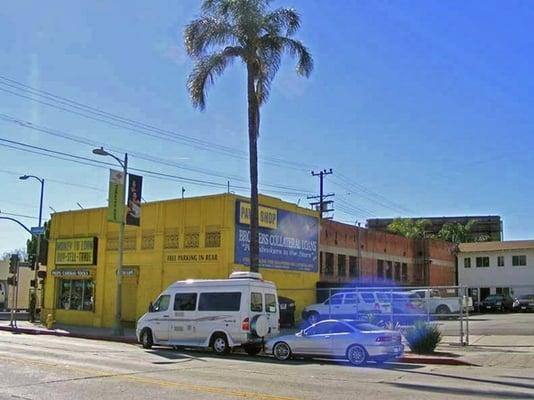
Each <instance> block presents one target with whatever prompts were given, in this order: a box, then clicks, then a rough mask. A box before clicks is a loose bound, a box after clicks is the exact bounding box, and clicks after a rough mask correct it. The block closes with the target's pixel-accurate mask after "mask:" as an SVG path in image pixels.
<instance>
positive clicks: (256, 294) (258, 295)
mask: <svg viewBox="0 0 534 400" xmlns="http://www.w3.org/2000/svg"><path fill="white" fill-rule="evenodd" d="M254 298H256V301H257V300H258V299H259V301H260V303H259V309H258V307H257V306H258V303H256V304H254ZM263 303H264V302H263V294H262V293H261V292H250V311H251V312H263ZM253 306H255V308H254V307H253Z"/></svg>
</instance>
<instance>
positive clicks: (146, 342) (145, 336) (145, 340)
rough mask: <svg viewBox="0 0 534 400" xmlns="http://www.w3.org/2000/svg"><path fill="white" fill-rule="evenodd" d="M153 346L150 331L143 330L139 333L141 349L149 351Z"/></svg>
mask: <svg viewBox="0 0 534 400" xmlns="http://www.w3.org/2000/svg"><path fill="white" fill-rule="evenodd" d="M153 344H154V341H153V340H152V331H151V330H150V329H145V330H144V331H143V332H141V345H142V346H143V349H151V348H152V345H153Z"/></svg>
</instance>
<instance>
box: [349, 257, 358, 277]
mask: <svg viewBox="0 0 534 400" xmlns="http://www.w3.org/2000/svg"><path fill="white" fill-rule="evenodd" d="M349 276H358V258H357V257H354V256H349Z"/></svg>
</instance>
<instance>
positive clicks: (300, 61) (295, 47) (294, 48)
mask: <svg viewBox="0 0 534 400" xmlns="http://www.w3.org/2000/svg"><path fill="white" fill-rule="evenodd" d="M280 40H281V41H282V43H283V46H284V49H286V50H287V51H289V53H290V54H291V55H292V56H295V57H297V73H298V74H299V75H302V76H305V77H306V78H307V77H309V76H310V74H311V73H312V71H313V58H312V56H311V54H310V52H309V50H308V48H307V47H306V46H304V44H302V42H301V41H300V40H295V39H291V38H288V37H280Z"/></svg>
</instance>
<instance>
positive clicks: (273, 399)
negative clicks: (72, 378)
mask: <svg viewBox="0 0 534 400" xmlns="http://www.w3.org/2000/svg"><path fill="white" fill-rule="evenodd" d="M2 360H4V361H14V362H23V363H24V362H30V363H31V364H32V365H35V364H39V365H41V366H43V367H48V368H53V369H69V370H71V371H73V372H78V373H82V374H89V375H94V376H92V377H91V378H117V379H122V380H126V381H130V382H135V383H141V384H147V385H156V386H161V387H168V388H178V389H184V390H188V391H192V392H200V393H210V394H218V395H223V396H230V397H236V398H247V399H258V400H298V399H297V398H296V397H284V396H277V395H271V394H267V393H260V392H249V391H243V390H234V389H227V388H223V387H216V386H205V385H193V384H189V383H179V382H173V381H168V380H163V379H154V378H145V377H140V376H134V375H132V374H136V373H137V372H133V373H114V372H112V371H105V370H97V369H91V368H85V367H84V368H79V367H73V366H70V365H65V364H59V363H51V362H47V361H42V360H36V359H34V358H24V357H5V356H2ZM78 379H79V378H78ZM55 382H58V381H51V382H39V383H35V385H43V384H47V383H55ZM24 386H31V385H24Z"/></svg>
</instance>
